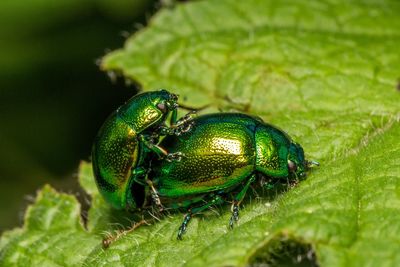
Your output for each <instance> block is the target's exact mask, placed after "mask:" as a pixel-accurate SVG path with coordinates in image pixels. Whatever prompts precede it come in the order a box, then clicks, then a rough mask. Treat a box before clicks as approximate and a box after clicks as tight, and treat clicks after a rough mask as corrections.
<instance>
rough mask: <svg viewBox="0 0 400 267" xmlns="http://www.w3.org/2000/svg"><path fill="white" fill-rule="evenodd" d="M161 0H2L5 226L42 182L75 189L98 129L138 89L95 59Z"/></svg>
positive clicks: (0, 202) (0, 218)
mask: <svg viewBox="0 0 400 267" xmlns="http://www.w3.org/2000/svg"><path fill="white" fill-rule="evenodd" d="M167 2H168V1H167ZM165 3H166V2H164V4H165ZM161 5H162V3H161V2H158V1H157V2H156V1H151V0H96V1H95V0H1V1H0V25H1V26H0V121H1V126H0V150H1V152H2V153H0V232H1V231H4V230H5V229H10V228H12V227H14V226H15V225H21V222H22V214H23V211H24V209H25V207H26V205H27V204H29V203H30V202H31V201H32V196H34V195H35V191H36V190H37V189H38V188H40V187H41V186H42V185H43V184H45V183H50V184H52V185H53V186H55V187H56V188H57V189H61V190H62V191H65V192H73V193H75V192H76V191H77V190H76V187H77V183H76V179H75V177H74V173H75V172H76V170H77V167H78V164H79V161H80V160H81V159H86V160H88V159H89V155H90V148H91V144H92V140H93V137H94V135H95V134H96V131H97V130H98V128H99V127H100V125H101V123H102V122H103V121H104V119H105V118H106V117H107V115H108V114H109V113H111V112H112V110H113V109H115V108H116V107H117V106H119V105H120V104H121V103H123V102H124V101H125V100H126V99H128V98H129V97H130V96H132V95H133V93H134V92H135V91H134V90H132V88H127V86H125V85H124V82H123V81H117V82H114V83H113V82H111V80H110V79H109V78H108V77H107V75H106V74H105V73H103V72H101V71H100V70H99V68H98V66H97V65H96V64H95V62H96V60H98V59H99V58H101V56H103V55H104V54H105V53H106V52H107V51H108V50H113V49H116V48H119V47H121V46H122V45H123V42H124V39H125V37H124V36H125V35H129V34H131V33H132V32H133V31H135V30H137V28H138V27H139V26H140V25H143V24H145V23H146V21H147V20H148V18H149V17H150V16H151V15H152V14H153V13H154V12H156V10H157V9H158V8H159V7H160V6H161ZM124 31H125V34H124Z"/></svg>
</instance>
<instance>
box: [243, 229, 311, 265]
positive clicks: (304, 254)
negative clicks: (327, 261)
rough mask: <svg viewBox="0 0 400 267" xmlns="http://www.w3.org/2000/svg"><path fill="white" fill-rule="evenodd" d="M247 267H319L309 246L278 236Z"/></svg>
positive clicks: (258, 251) (259, 250) (257, 252)
mask: <svg viewBox="0 0 400 267" xmlns="http://www.w3.org/2000/svg"><path fill="white" fill-rule="evenodd" d="M248 266H254V267H267V266H296V267H305V266H312V267H316V266H319V265H318V262H317V258H316V255H315V251H314V249H313V248H312V246H311V245H310V244H306V243H303V242H301V241H300V240H295V239H292V238H288V237H286V236H284V235H280V236H278V237H276V238H274V239H273V240H271V241H270V242H268V243H267V244H266V245H265V246H264V247H262V248H260V249H258V250H257V251H256V252H255V254H254V255H253V256H252V257H251V258H250V260H249V263H248Z"/></svg>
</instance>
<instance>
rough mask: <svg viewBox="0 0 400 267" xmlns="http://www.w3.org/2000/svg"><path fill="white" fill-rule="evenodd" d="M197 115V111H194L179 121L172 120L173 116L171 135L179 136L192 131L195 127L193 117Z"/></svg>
mask: <svg viewBox="0 0 400 267" xmlns="http://www.w3.org/2000/svg"><path fill="white" fill-rule="evenodd" d="M195 114H196V111H194V110H192V111H190V112H189V113H187V114H186V115H185V116H183V117H182V118H180V119H179V120H176V118H174V119H172V117H173V116H171V122H170V124H171V127H170V130H171V134H173V135H177V136H179V135H181V134H183V133H186V132H188V131H190V129H192V126H193V116H194V115H195Z"/></svg>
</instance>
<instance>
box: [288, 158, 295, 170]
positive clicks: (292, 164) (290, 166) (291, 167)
mask: <svg viewBox="0 0 400 267" xmlns="http://www.w3.org/2000/svg"><path fill="white" fill-rule="evenodd" d="M288 168H289V171H291V172H295V171H296V170H297V165H296V163H294V162H293V161H291V160H288Z"/></svg>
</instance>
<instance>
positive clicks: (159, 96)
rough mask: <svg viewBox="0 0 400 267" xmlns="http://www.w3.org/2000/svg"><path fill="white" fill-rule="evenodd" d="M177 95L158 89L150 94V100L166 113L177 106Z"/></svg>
mask: <svg viewBox="0 0 400 267" xmlns="http://www.w3.org/2000/svg"><path fill="white" fill-rule="evenodd" d="M177 101H178V96H177V95H176V94H172V93H170V92H168V91H167V90H164V89H162V90H160V91H158V92H157V93H154V94H152V102H153V104H154V105H155V106H157V108H158V109H159V110H160V111H161V112H162V113H167V112H169V111H172V110H174V109H176V108H177V107H178V103H177Z"/></svg>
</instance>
